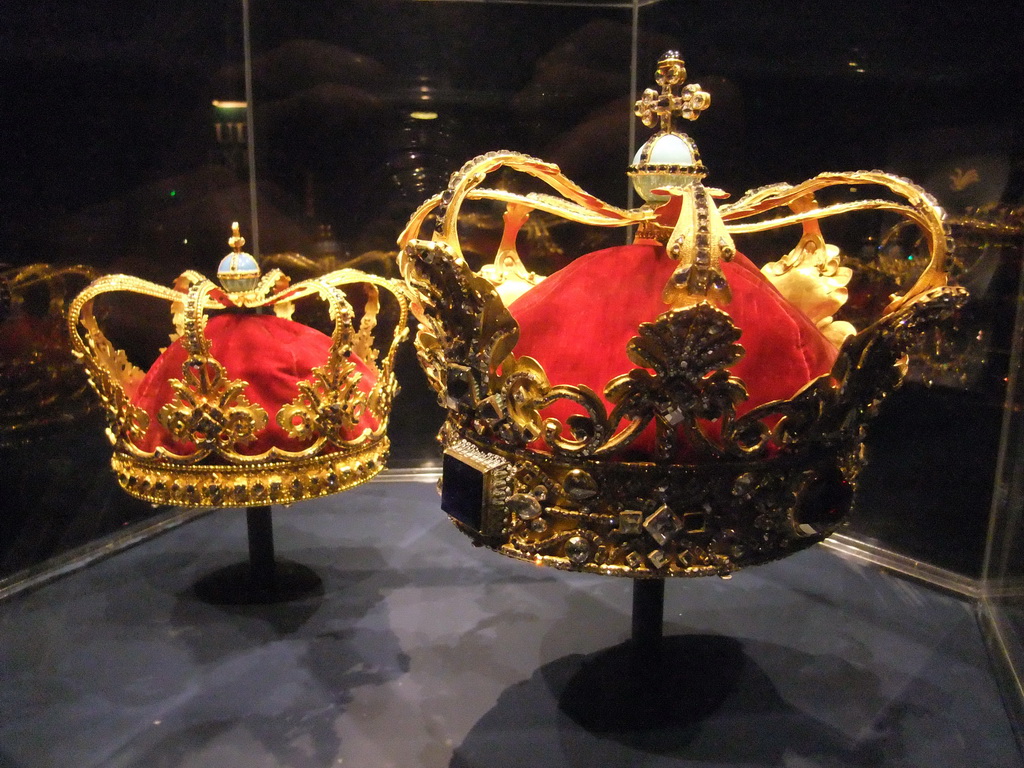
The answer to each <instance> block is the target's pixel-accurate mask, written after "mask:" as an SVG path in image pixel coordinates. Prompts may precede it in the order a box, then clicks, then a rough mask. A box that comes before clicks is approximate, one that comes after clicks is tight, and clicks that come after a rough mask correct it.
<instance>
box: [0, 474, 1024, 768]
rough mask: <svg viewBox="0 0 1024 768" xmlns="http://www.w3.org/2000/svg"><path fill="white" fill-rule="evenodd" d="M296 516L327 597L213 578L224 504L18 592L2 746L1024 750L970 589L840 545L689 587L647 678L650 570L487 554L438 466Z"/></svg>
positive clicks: (157, 750) (953, 762)
mask: <svg viewBox="0 0 1024 768" xmlns="http://www.w3.org/2000/svg"><path fill="white" fill-rule="evenodd" d="M274 515H275V531H276V542H277V548H278V555H279V556H280V557H281V558H286V559H289V560H294V561H297V562H300V563H304V564H306V565H309V566H311V567H313V568H314V569H315V570H316V571H317V573H318V574H319V575H320V576H321V578H322V579H323V583H324V590H323V594H322V595H319V596H315V597H310V598H307V599H304V600H300V601H296V602H293V603H289V604H281V605H273V606H255V607H227V606H216V605H211V604H208V603H204V602H202V601H201V600H199V599H197V598H196V597H195V595H194V594H193V591H192V586H193V585H194V584H195V583H196V582H197V581H198V580H199V579H200V578H201V577H203V576H204V575H206V574H208V573H210V572H211V571H214V570H215V569H217V568H219V567H222V566H225V565H228V564H231V563H233V562H238V561H239V560H242V559H244V556H245V553H246V539H245V535H246V534H245V515H244V512H243V511H241V510H224V511H218V512H214V513H212V514H210V515H208V516H206V517H204V518H202V519H199V520H197V521H194V522H192V523H189V524H187V525H184V526H182V527H180V528H177V529H175V530H173V531H171V532H169V533H166V534H164V535H161V536H159V537H157V538H155V539H152V540H150V541H147V542H145V543H144V544H141V545H139V546H137V547H134V548H132V549H130V550H127V551H125V552H123V553H120V554H118V555H116V556H115V557H112V558H110V559H107V560H104V561H101V562H99V563H97V564H95V565H93V566H91V567H89V568H86V569H84V570H82V571H79V572H76V573H74V574H72V575H70V576H67V577H64V578H62V579H60V580H59V581H56V582H53V583H51V584H49V585H48V586H45V587H43V588H41V589H39V590H36V591H33V592H30V593H26V594H21V595H18V596H16V597H14V598H12V599H10V600H8V601H6V602H4V603H2V604H0V766H2V767H3V768H49V767H50V766H53V767H55V768H56V767H57V766H60V767H61V768H71V767H72V766H73V767H74V768H92V767H93V766H95V767H97V768H99V767H101V766H102V767H103V768H121V767H127V766H138V767H139V768H141V767H142V766H146V767H147V768H192V767H198V766H204V767H207V766H208V767H211V768H212V767H214V766H216V768H234V767H235V766H238V767H239V768H241V767H242V766H244V767H245V768H270V767H272V766H273V767H280V766H288V767H289V768H327V767H328V766H354V767H356V768H387V767H390V766H394V767H395V768H414V767H416V766H423V767H424V768H434V767H435V766H437V767H440V766H448V767H449V768H470V767H472V768H477V767H480V768H501V767H502V766H520V767H525V768H546V767H547V766H558V767H559V768H562V767H570V768H576V767H577V766H578V767H580V768H582V767H583V766H587V767H588V768H589V767H592V766H600V767H601V768H605V767H611V768H615V767H617V766H631V767H634V766H703V767H705V768H709V767H712V766H785V767H786V768H834V767H836V766H906V768H943V767H944V766H948V767H949V768H986V767H989V766H992V767H998V768H1016V767H1018V766H1022V765H1024V763H1022V760H1021V757H1020V753H1019V752H1018V750H1017V748H1016V745H1015V741H1014V738H1013V734H1012V729H1011V724H1010V722H1009V720H1008V716H1007V714H1006V712H1005V710H1004V708H1003V705H1002V702H1001V700H1000V697H999V693H998V691H997V688H996V685H995V683H994V681H993V676H992V671H991V668H990V664H989V661H988V658H987V656H986V653H985V650H984V644H983V640H982V637H981V635H980V632H979V630H978V626H977V623H976V621H975V618H974V613H973V609H972V607H971V605H970V604H969V603H967V602H964V601H961V600H958V599H956V598H954V597H951V596H949V595H946V594H942V593H939V592H935V591H933V590H930V589H928V588H926V587H923V586H920V585H917V584H914V583H910V582H907V581H904V580H900V579H897V578H894V577H892V576H889V575H887V574H884V573H881V572H879V571H877V570H876V569H874V568H872V567H868V566H865V565H863V564H861V563H859V562H855V561H849V560H845V559H843V558H841V557H839V556H838V555H836V554H834V553H833V552H831V551H829V550H826V549H823V548H816V549H812V550H810V551H807V552H804V553H802V554H799V555H796V556H793V557H790V558H788V559H786V560H783V561H780V562H778V563H774V564H771V565H767V566H761V567H759V568H753V569H750V570H747V571H743V572H741V573H739V574H737V575H736V576H735V577H734V578H732V579H730V580H728V581H724V580H721V579H717V578H711V579H700V580H693V581H673V582H669V583H668V585H667V590H666V591H667V595H666V611H665V617H666V627H665V630H666V636H667V641H666V645H665V654H664V658H663V659H661V660H660V662H658V663H656V664H652V665H650V667H649V668H647V669H645V670H642V674H640V675H639V676H633V677H630V676H629V675H624V674H623V667H622V665H621V664H620V663H619V662H621V654H619V653H618V651H620V650H621V647H619V644H621V643H623V641H625V640H626V638H627V637H628V634H629V628H630V607H631V591H630V589H631V583H630V582H629V581H628V580H620V579H614V578H602V577H598V576H592V575H586V574H566V573H562V572H558V571H553V570H550V569H544V568H539V567H535V566H532V565H530V564H526V563H521V562H517V561H513V560H509V559H506V558H503V557H501V556H499V555H496V554H494V553H492V552H490V551H487V550H483V549H478V548H474V547H473V546H471V544H470V542H469V541H468V540H467V539H466V538H465V537H463V536H462V535H461V534H460V533H459V532H458V531H457V530H455V528H454V527H453V526H452V525H451V524H450V523H449V522H448V520H447V519H446V517H445V516H444V514H443V513H441V511H440V509H439V506H438V498H437V495H436V492H435V490H434V489H433V487H432V486H431V485H430V484H426V483H415V482H403V483H395V482H387V483H386V482H374V483H371V484H369V485H367V486H364V487H362V488H359V489H356V490H354V491H350V492H348V493H344V494H340V495H338V496H335V497H332V498H329V499H325V500H321V501H317V502H307V503H304V504H299V505H295V506H294V507H292V508H290V509H280V508H276V509H275V511H274ZM617 712H621V713H622V717H621V720H619V719H618V718H616V716H615V715H616V713H617ZM647 712H650V713H651V717H650V719H649V720H648V719H647V715H646V714H644V715H643V716H641V717H637V713H647ZM595 713H596V714H595Z"/></svg>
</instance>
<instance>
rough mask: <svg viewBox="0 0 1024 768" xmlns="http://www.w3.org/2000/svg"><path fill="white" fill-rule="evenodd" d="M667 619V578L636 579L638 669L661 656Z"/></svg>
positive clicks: (634, 646) (635, 658)
mask: <svg viewBox="0 0 1024 768" xmlns="http://www.w3.org/2000/svg"><path fill="white" fill-rule="evenodd" d="M664 622H665V580H664V579H633V634H632V638H631V645H632V655H633V663H634V665H635V666H636V667H637V669H638V671H643V670H644V669H646V668H649V667H650V666H651V665H652V664H656V663H657V662H658V661H659V660H660V658H661V650H662V648H661V636H662V632H663V628H664Z"/></svg>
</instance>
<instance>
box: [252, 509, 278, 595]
mask: <svg viewBox="0 0 1024 768" xmlns="http://www.w3.org/2000/svg"><path fill="white" fill-rule="evenodd" d="M245 522H246V525H247V527H248V529H249V581H250V586H251V587H252V589H253V590H256V591H267V592H269V591H271V590H273V589H274V582H275V573H274V570H275V566H274V523H273V519H272V518H271V515H270V506H269V505H268V506H264V507H249V508H248V509H247V510H246V512H245Z"/></svg>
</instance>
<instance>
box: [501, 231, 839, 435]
mask: <svg viewBox="0 0 1024 768" xmlns="http://www.w3.org/2000/svg"><path fill="white" fill-rule="evenodd" d="M676 266H677V263H676V262H675V261H673V260H672V259H670V258H669V257H668V255H667V254H666V252H665V249H664V248H663V247H662V246H661V245H658V244H656V243H652V242H637V243H634V244H633V245H625V246H618V247H615V248H607V249H605V250H603V251H597V252H595V253H590V254H587V255H586V256H583V257H581V258H579V259H577V260H576V261H574V262H572V263H571V264H569V265H568V266H566V267H565V268H563V269H561V270H559V271H558V272H555V273H554V274H553V275H551V276H550V277H548V278H547V279H546V280H544V281H543V282H542V283H540V284H539V285H538V286H536V287H535V288H532V289H531V290H529V291H528V292H527V293H525V294H523V295H522V296H520V297H519V298H518V299H517V300H516V301H514V302H513V303H512V305H511V307H509V310H510V311H511V313H512V316H513V317H514V318H515V319H516V322H518V323H519V328H520V338H519V343H518V344H517V345H516V348H515V355H516V356H517V357H521V356H524V355H528V356H530V357H533V358H534V359H536V360H537V361H538V362H540V363H541V365H543V366H544V370H545V371H546V372H547V374H548V379H549V381H550V382H551V383H552V384H569V385H578V384H586V385H587V386H589V387H591V388H592V389H593V390H594V391H595V392H597V393H598V394H602V393H603V391H604V386H605V384H607V383H608V381H609V380H611V379H612V378H614V377H615V376H618V375H620V374H623V373H626V372H627V371H629V370H630V369H632V368H635V367H636V366H635V365H634V364H633V363H632V362H631V361H630V360H629V358H628V357H626V344H627V342H628V341H629V340H630V339H631V338H633V337H634V336H636V335H637V328H638V327H639V325H640V323H642V322H649V321H652V320H654V319H655V318H656V317H657V316H658V315H660V314H661V313H663V312H665V311H666V310H667V309H668V305H666V304H665V303H664V302H663V301H662V299H661V295H662V289H663V288H664V286H665V283H666V282H668V279H669V277H670V276H671V274H672V272H673V270H675V268H676ZM722 267H723V272H724V273H725V276H726V279H727V280H728V281H729V287H730V288H731V289H732V297H733V298H732V301H731V302H730V303H729V304H728V305H727V306H726V307H725V308H724V309H725V311H726V312H728V313H729V314H730V315H731V316H732V319H733V322H734V323H735V324H736V326H737V327H738V328H739V329H740V330H741V331H742V336H741V337H740V341H739V343H740V344H741V345H742V346H743V348H744V349H745V350H746V354H745V355H744V356H743V357H742V358H741V359H740V360H739V362H737V363H736V364H735V365H734V366H733V367H732V369H731V370H732V372H733V373H734V374H735V375H736V376H738V377H740V378H741V379H743V381H744V383H745V384H746V386H747V391H748V393H749V395H750V397H749V398H748V399H747V400H746V401H744V402H743V403H741V404H740V405H739V406H738V407H737V413H738V414H739V415H742V414H743V413H746V412H747V411H749V410H750V409H751V408H754V407H755V406H758V405H761V404H763V403H766V402H769V401H771V400H778V399H785V398H789V397H792V396H793V395H794V394H795V393H796V392H797V391H798V390H799V389H800V388H801V387H803V386H804V385H805V384H807V382H809V381H810V380H811V379H813V378H815V377H817V376H820V375H822V374H825V373H827V372H828V371H829V370H830V369H831V367H832V364H833V362H835V359H836V354H837V352H836V349H835V347H833V346H832V344H830V343H829V342H828V341H827V340H826V339H825V337H824V336H822V335H821V333H820V332H819V331H818V330H817V328H815V327H814V324H813V323H812V322H811V321H810V320H809V319H808V318H807V317H806V316H805V315H804V314H802V313H801V312H800V311H799V310H797V309H796V308H795V307H793V306H792V305H791V304H789V302H787V301H786V300H785V299H783V298H782V296H781V295H780V294H779V292H778V291H777V290H775V288H774V287H773V286H772V285H771V284H770V283H769V282H768V280H767V279H766V278H765V277H764V275H762V274H761V272H760V271H759V270H758V269H757V267H755V266H754V265H753V264H752V263H751V262H750V261H749V260H748V259H747V258H746V257H744V256H743V255H742V254H736V256H735V258H734V259H733V261H731V262H727V263H724V264H723V265H722ZM605 404H606V405H608V406H609V407H610V404H608V402H607V401H605ZM579 412H580V410H579V408H578V407H577V406H575V405H574V404H572V403H569V402H565V401H560V402H557V403H555V404H554V405H552V406H551V407H549V408H547V409H545V410H544V411H543V414H544V415H545V416H554V417H556V418H558V419H560V420H563V421H564V419H565V418H566V417H567V416H569V415H570V414H573V413H579ZM652 446H653V433H652V432H651V430H648V432H647V433H645V435H643V436H642V437H641V438H640V439H639V440H637V442H636V443H634V445H633V446H632V447H633V449H636V450H639V451H650V450H651V448H652Z"/></svg>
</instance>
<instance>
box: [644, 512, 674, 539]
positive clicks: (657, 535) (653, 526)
mask: <svg viewBox="0 0 1024 768" xmlns="http://www.w3.org/2000/svg"><path fill="white" fill-rule="evenodd" d="M644 528H646V529H647V532H648V533H649V534H651V538H652V539H654V540H655V541H656V542H658V544H660V545H661V546H665V544H666V543H667V542H668V541H669V540H671V539H672V537H673V536H675V535H676V533H678V531H679V529H680V528H682V523H680V522H679V518H678V517H676V515H675V513H674V512H673V511H672V510H671V509H669V508H668V506H666V505H662V506H661V507H660V508H659V509H658V510H657V511H656V512H655V513H654V514H652V515H651V516H650V517H648V518H647V519H646V520H644Z"/></svg>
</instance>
